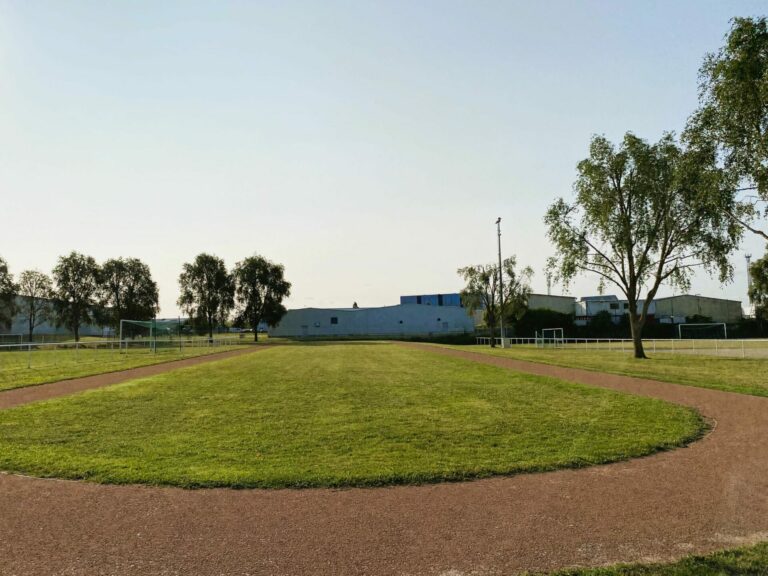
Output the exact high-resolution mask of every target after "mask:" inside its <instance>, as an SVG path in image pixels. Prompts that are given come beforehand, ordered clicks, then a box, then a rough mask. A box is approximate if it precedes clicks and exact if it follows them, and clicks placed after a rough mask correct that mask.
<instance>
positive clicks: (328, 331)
mask: <svg viewBox="0 0 768 576" xmlns="http://www.w3.org/2000/svg"><path fill="white" fill-rule="evenodd" d="M474 330H475V325H474V322H473V321H472V318H471V317H470V316H469V315H468V314H467V311H466V309H464V308H460V307H458V306H437V307H434V306H424V305H420V304H400V305H397V306H383V307H381V308H300V309H298V310H289V311H288V312H287V313H286V315H285V316H283V319H282V320H280V323H279V324H278V325H277V326H275V327H274V328H272V329H271V330H270V331H269V335H270V336H273V337H288V338H320V337H336V338H346V337H359V336H375V337H381V338H406V337H411V336H426V337H430V336H445V335H450V334H465V333H472V332H474Z"/></svg>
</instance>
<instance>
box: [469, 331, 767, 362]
mask: <svg viewBox="0 0 768 576" xmlns="http://www.w3.org/2000/svg"><path fill="white" fill-rule="evenodd" d="M493 340H494V342H495V343H496V345H497V346H499V345H501V338H498V337H496V338H494V339H493ZM477 343H478V344H482V345H485V346H489V345H490V343H491V338H490V337H488V336H483V337H478V338H477ZM504 346H509V347H511V346H536V347H545V348H557V349H566V350H608V351H614V352H630V351H632V350H633V347H634V345H633V343H632V340H631V339H628V338H563V339H560V338H557V339H554V338H541V337H539V338H504ZM643 346H644V347H645V350H646V352H664V353H675V354H701V355H708V356H727V357H735V358H739V357H741V358H747V357H751V358H768V339H764V338H754V339H729V340H723V339H720V340H717V339H692V338H684V339H679V338H643Z"/></svg>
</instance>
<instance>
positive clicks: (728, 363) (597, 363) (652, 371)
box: [447, 345, 768, 396]
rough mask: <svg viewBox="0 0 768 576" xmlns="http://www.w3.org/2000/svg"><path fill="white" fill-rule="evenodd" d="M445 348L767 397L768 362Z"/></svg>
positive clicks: (530, 349) (519, 348) (524, 348)
mask: <svg viewBox="0 0 768 576" xmlns="http://www.w3.org/2000/svg"><path fill="white" fill-rule="evenodd" d="M447 347H448V348H455V349H457V350H467V351H471V352H479V353H481V354H491V355H494V356H504V357H508V358H515V359H517V360H528V361H530V362H540V363H542V364H552V365H555V366H567V367H570V368H581V369H584V370H592V371H596V372H608V373H611V374H623V375H626V376H637V377H639V378H648V379H651V380H660V381H662V382H673V383H675V384H685V385H686V386H698V387H700V388H713V389H715V390H724V391H726V392H738V393H740V394H751V395H753V396H768V376H766V374H767V373H768V359H766V360H762V359H754V358H717V357H712V356H691V355H684V354H679V355H675V354H669V353H659V354H656V355H652V357H651V358H649V359H647V360H637V359H635V358H633V357H632V354H631V353H629V352H620V351H608V350H604V351H586V350H569V349H554V348H546V349H542V348H533V347H528V346H512V347H510V348H505V349H503V350H502V349H501V348H490V347H489V346H478V345H472V346H447Z"/></svg>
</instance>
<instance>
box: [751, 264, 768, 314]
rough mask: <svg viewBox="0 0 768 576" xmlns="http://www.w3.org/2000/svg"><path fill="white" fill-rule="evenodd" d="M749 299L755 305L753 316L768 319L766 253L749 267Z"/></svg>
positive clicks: (767, 266) (767, 268)
mask: <svg viewBox="0 0 768 576" xmlns="http://www.w3.org/2000/svg"><path fill="white" fill-rule="evenodd" d="M749 276H750V280H751V282H750V287H749V300H750V301H751V302H752V304H753V306H754V307H755V316H757V317H758V318H761V319H762V320H768V255H766V256H763V257H762V258H760V259H759V260H756V261H755V262H753V263H752V265H751V266H750V267H749Z"/></svg>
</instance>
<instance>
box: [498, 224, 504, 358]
mask: <svg viewBox="0 0 768 576" xmlns="http://www.w3.org/2000/svg"><path fill="white" fill-rule="evenodd" d="M496 232H497V235H498V240H499V332H500V333H501V347H502V348H506V346H504V270H502V268H501V216H499V217H498V218H497V219H496Z"/></svg>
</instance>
